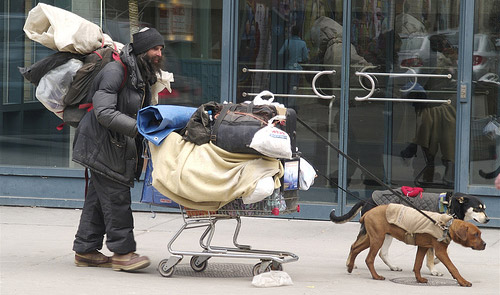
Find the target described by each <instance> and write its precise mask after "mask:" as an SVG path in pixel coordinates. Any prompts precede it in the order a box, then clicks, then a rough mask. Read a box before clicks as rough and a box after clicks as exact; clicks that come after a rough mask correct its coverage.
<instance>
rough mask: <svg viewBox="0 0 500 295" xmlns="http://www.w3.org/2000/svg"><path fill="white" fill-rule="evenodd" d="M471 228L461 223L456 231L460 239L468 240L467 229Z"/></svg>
mask: <svg viewBox="0 0 500 295" xmlns="http://www.w3.org/2000/svg"><path fill="white" fill-rule="evenodd" d="M468 230H469V227H467V226H465V225H461V226H460V227H459V228H458V230H457V231H455V234H456V235H457V238H458V239H459V240H460V241H464V242H465V241H467V231H468Z"/></svg>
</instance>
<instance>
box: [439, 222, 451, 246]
mask: <svg viewBox="0 0 500 295" xmlns="http://www.w3.org/2000/svg"><path fill="white" fill-rule="evenodd" d="M452 222H453V218H452V219H450V220H449V221H448V222H447V223H446V225H445V226H444V228H442V229H443V236H441V237H440V238H439V239H438V242H444V243H446V244H449V243H450V242H451V236H450V226H451V224H452Z"/></svg>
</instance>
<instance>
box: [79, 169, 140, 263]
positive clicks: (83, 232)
mask: <svg viewBox="0 0 500 295" xmlns="http://www.w3.org/2000/svg"><path fill="white" fill-rule="evenodd" d="M131 202H132V201H131V197H130V188H129V187H128V186H125V185H123V184H120V183H117V182H115V181H113V180H111V179H109V178H107V177H105V176H103V175H100V174H99V173H92V174H91V178H90V182H89V187H88V191H87V196H86V197H85V203H84V205H83V211H82V215H81V217H80V225H79V226H78V231H77V233H76V236H75V241H74V243H73V250H74V251H75V252H78V253H88V252H91V251H94V250H99V249H102V246H103V240H104V235H106V246H107V247H108V249H109V250H110V251H111V252H113V253H117V254H126V253H129V252H134V251H135V250H136V243H135V240H134V232H133V229H134V219H133V217H132V209H131V208H130V204H131Z"/></svg>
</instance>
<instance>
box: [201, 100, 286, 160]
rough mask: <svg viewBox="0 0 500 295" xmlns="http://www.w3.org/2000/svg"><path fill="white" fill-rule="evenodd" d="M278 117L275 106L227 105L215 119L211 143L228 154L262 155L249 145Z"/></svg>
mask: <svg viewBox="0 0 500 295" xmlns="http://www.w3.org/2000/svg"><path fill="white" fill-rule="evenodd" d="M276 115H277V110H276V107H275V106H273V105H254V104H253V103H239V104H232V103H229V104H225V105H223V108H222V110H221V112H220V113H219V114H218V115H217V116H216V118H215V123H214V125H213V128H212V133H211V136H210V141H211V142H212V143H213V144H215V145H216V146H218V147H220V148H222V149H224V150H226V151H228V152H232V153H245V154H260V153H259V152H257V151H256V150H254V149H252V148H250V147H249V145H250V143H251V142H252V139H253V136H254V134H255V133H256V132H257V131H259V130H260V129H261V128H263V127H265V126H267V124H268V121H269V120H270V119H271V118H273V117H275V116H276Z"/></svg>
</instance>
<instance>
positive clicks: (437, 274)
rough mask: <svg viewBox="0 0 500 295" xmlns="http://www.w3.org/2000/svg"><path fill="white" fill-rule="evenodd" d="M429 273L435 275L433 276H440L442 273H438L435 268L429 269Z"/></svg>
mask: <svg viewBox="0 0 500 295" xmlns="http://www.w3.org/2000/svg"><path fill="white" fill-rule="evenodd" d="M431 275H433V276H435V277H442V276H443V274H442V273H440V272H439V271H437V270H435V269H432V270H431Z"/></svg>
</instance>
